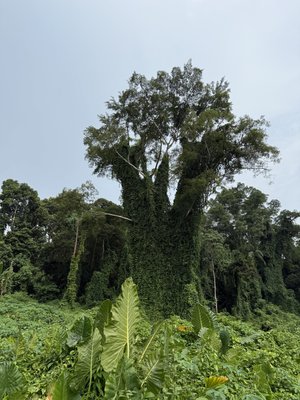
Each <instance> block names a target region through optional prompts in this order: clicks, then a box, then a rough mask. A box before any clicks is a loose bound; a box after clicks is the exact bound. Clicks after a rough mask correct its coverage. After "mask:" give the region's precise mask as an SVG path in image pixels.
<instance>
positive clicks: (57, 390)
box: [51, 372, 81, 400]
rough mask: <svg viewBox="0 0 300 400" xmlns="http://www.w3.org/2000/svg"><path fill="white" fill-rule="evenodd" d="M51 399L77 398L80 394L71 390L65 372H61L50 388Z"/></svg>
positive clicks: (68, 399) (70, 399) (71, 399)
mask: <svg viewBox="0 0 300 400" xmlns="http://www.w3.org/2000/svg"><path fill="white" fill-rule="evenodd" d="M51 399H52V400H79V399H81V396H80V394H79V393H76V392H73V391H72V389H71V388H70V386H69V381H68V379H67V373H66V372H64V373H62V374H61V376H60V378H59V379H58V381H57V382H56V383H55V385H54V387H53V389H52V396H51Z"/></svg>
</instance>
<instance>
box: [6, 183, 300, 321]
mask: <svg viewBox="0 0 300 400" xmlns="http://www.w3.org/2000/svg"><path fill="white" fill-rule="evenodd" d="M96 197H97V193H96V191H95V189H94V187H93V186H92V185H91V184H90V183H86V184H83V185H82V186H81V187H80V188H78V189H73V190H66V189H65V190H63V191H62V193H60V194H59V195H58V196H57V197H53V198H49V199H45V200H41V199H40V198H39V196H38V193H37V192H36V191H35V190H34V189H32V188H31V187H30V186H28V185H27V184H26V183H19V182H17V181H15V180H11V179H8V180H6V181H4V182H3V184H2V189H1V194H0V260H1V266H0V268H1V269H0V271H1V275H0V293H1V295H4V294H6V293H9V292H13V291H25V292H27V293H28V294H30V295H32V296H34V297H36V298H37V299H38V300H40V301H46V300H52V299H56V298H65V299H66V300H67V301H68V302H69V303H70V304H71V305H74V303H75V302H80V303H83V304H87V305H88V306H92V305H95V304H97V303H98V302H99V301H101V300H104V299H107V298H111V299H113V298H115V296H116V295H117V294H118V293H119V291H120V286H121V284H122V282H123V281H124V280H125V279H126V277H128V276H129V275H130V272H131V264H132V263H134V260H133V255H132V254H131V250H130V246H129V244H128V242H129V241H128V230H129V228H131V229H132V224H134V221H132V220H128V219H126V215H125V213H124V210H123V208H122V207H121V206H119V205H116V204H114V203H112V202H110V201H108V200H105V199H99V198H96ZM208 204H209V205H208V207H206V209H205V212H204V214H203V217H202V220H201V224H200V228H199V229H200V236H199V237H200V241H199V243H200V252H199V254H200V256H199V260H198V267H197V268H196V272H197V277H195V281H197V282H199V287H198V296H200V297H202V298H203V299H205V301H206V302H208V304H209V305H210V306H211V307H213V308H214V309H215V310H216V311H221V310H227V311H229V312H232V313H236V314H238V315H240V316H244V317H247V316H249V315H250V314H251V312H252V311H253V310H254V309H256V308H258V307H259V306H260V305H261V303H262V302H263V301H268V302H272V303H275V304H277V305H280V306H281V307H283V308H284V309H286V310H289V311H295V312H297V311H299V305H300V246H299V232H300V229H299V228H300V226H299V225H298V223H297V218H298V217H299V216H300V213H298V212H296V211H287V210H284V211H282V210H281V209H280V204H279V202H278V201H277V200H272V201H269V202H268V199H267V196H266V195H265V194H263V193H262V192H261V191H259V190H257V189H255V188H253V187H247V186H245V185H243V184H238V185H237V186H236V187H233V188H223V189H222V190H220V191H219V193H218V194H217V195H216V196H215V197H214V198H213V199H212V200H210V201H209V203H208ZM140 242H141V243H142V242H143V238H142V237H141V238H140ZM144 246H147V243H146V242H145V243H144ZM164 246H169V247H170V248H172V243H169V244H168V243H164ZM145 267H148V266H147V265H146V266H145ZM146 273H147V271H145V274H146ZM149 284H151V282H150V283H149ZM192 294H193V293H192ZM171 295H172V293H171V294H170V296H171ZM190 295H191V293H190ZM190 302H192V300H191V301H190Z"/></svg>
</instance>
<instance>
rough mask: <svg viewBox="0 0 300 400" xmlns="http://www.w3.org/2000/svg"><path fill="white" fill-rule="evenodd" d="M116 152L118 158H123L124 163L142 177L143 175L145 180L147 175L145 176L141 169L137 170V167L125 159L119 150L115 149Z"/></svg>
mask: <svg viewBox="0 0 300 400" xmlns="http://www.w3.org/2000/svg"><path fill="white" fill-rule="evenodd" d="M114 150H115V152H116V153H117V154H118V156H119V157H120V158H122V160H123V161H125V162H126V163H127V164H128V165H130V166H131V167H132V168H134V169H135V170H136V171H137V172H138V173H139V174H140V175H142V177H143V178H145V174H144V173H143V172H142V171H141V170H140V169H139V168H137V167H136V166H135V165H133V164H132V163H131V162H130V161H129V160H126V158H125V157H123V156H122V155H121V154H120V153H119V152H118V150H116V149H114Z"/></svg>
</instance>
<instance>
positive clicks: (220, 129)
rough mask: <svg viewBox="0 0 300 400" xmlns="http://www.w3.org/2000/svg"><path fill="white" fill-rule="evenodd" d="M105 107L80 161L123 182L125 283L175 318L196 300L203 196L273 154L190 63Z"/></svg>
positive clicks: (255, 126) (258, 129)
mask: <svg viewBox="0 0 300 400" xmlns="http://www.w3.org/2000/svg"><path fill="white" fill-rule="evenodd" d="M107 107H108V113H107V114H105V115H101V116H100V127H99V128H95V127H89V128H87V130H86V133H85V139H84V142H85V145H86V146H87V159H88V160H89V162H90V165H91V166H93V167H94V172H95V173H96V174H98V175H108V176H110V177H112V178H115V179H117V180H118V181H119V182H120V183H121V186H122V199H123V206H124V210H125V212H126V213H127V215H128V217H129V218H130V219H132V222H131V223H129V224H128V225H129V238H130V239H129V247H130V253H131V274H132V276H133V278H134V280H135V281H136V282H137V284H138V285H139V290H140V293H141V298H142V299H143V300H144V303H145V304H146V306H148V308H149V307H150V308H154V309H156V310H157V309H158V310H161V311H163V312H164V313H169V312H174V311H175V312H179V313H182V312H183V311H184V310H185V309H186V307H187V305H188V304H187V303H188V302H190V301H193V299H194V298H195V297H196V296H197V292H199V290H198V287H197V268H198V264H199V251H200V236H199V225H200V223H201V216H202V213H203V209H204V207H205V205H206V202H207V199H208V196H209V194H210V193H211V192H212V191H213V190H214V189H215V188H216V187H217V186H219V185H220V184H221V183H222V182H223V181H224V180H225V181H226V180H232V179H233V176H234V175H235V174H236V173H239V172H241V171H242V170H244V169H254V170H255V171H261V170H266V169H267V168H268V165H267V162H268V161H269V160H271V161H272V160H276V159H277V156H278V151H277V149H276V148H275V147H272V146H270V145H268V144H267V143H266V138H267V135H266V131H265V127H266V125H267V124H266V121H265V120H264V119H263V118H260V119H257V120H254V119H251V118H250V117H248V116H244V117H242V118H236V117H235V116H234V114H233V112H232V105H231V102H230V96H229V87H228V84H227V82H225V81H224V80H221V81H220V82H216V83H210V84H205V83H204V82H203V81H202V71H201V70H200V69H198V68H193V67H192V65H191V63H190V62H189V63H187V64H186V65H185V66H184V68H183V69H180V68H173V70H172V71H171V73H170V74H169V73H166V72H163V71H160V72H158V73H157V76H156V77H154V78H152V79H149V80H148V79H146V78H145V77H144V76H142V75H139V74H137V73H134V74H133V75H132V77H131V78H130V80H129V88H128V89H127V90H125V91H123V92H121V93H120V95H119V97H118V99H112V100H110V101H109V102H108V103H107ZM170 186H171V187H173V188H174V191H175V197H174V201H173V202H171V201H170V198H169V195H168V193H169V191H168V189H169V188H170ZM174 191H173V192H174Z"/></svg>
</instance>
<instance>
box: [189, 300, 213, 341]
mask: <svg viewBox="0 0 300 400" xmlns="http://www.w3.org/2000/svg"><path fill="white" fill-rule="evenodd" d="M192 324H193V327H194V331H195V333H197V334H198V333H199V331H200V330H201V329H203V328H207V329H212V330H214V315H213V313H212V312H211V311H210V310H208V309H207V308H206V307H204V306H203V305H201V304H196V305H195V306H194V307H193V310H192Z"/></svg>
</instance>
